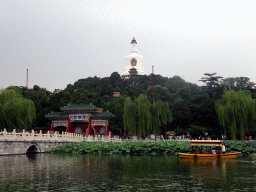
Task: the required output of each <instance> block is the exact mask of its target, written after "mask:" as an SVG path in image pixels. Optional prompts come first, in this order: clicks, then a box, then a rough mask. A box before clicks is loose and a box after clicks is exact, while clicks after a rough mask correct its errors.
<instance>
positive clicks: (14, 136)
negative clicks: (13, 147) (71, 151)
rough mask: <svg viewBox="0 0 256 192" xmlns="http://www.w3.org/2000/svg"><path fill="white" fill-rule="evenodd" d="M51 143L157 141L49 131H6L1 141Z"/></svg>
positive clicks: (178, 138)
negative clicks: (44, 132) (43, 132)
mask: <svg viewBox="0 0 256 192" xmlns="http://www.w3.org/2000/svg"><path fill="white" fill-rule="evenodd" d="M21 140H22V141H49V142H82V141H88V142H95V141H103V142H110V141H112V142H121V141H144V142H147V141H155V139H147V138H146V139H144V140H143V139H138V138H137V136H133V137H131V138H130V139H128V138H127V139H121V138H119V137H118V136H112V137H111V136H104V135H103V136H100V137H98V136H95V137H93V136H84V135H82V134H76V133H67V132H62V133H61V134H59V133H50V132H49V131H47V133H46V134H42V131H41V130H40V132H39V133H35V131H34V130H31V132H27V131H25V130H23V131H22V132H16V130H15V129H13V131H12V132H7V130H6V129H4V130H3V131H1V132H0V141H21ZM189 140H190V139H188V138H180V137H169V138H168V139H164V138H160V136H157V138H156V141H189Z"/></svg>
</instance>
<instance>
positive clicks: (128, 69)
mask: <svg viewBox="0 0 256 192" xmlns="http://www.w3.org/2000/svg"><path fill="white" fill-rule="evenodd" d="M131 45H132V47H131V53H130V54H129V55H127V56H126V57H125V68H124V71H123V72H122V74H121V76H122V77H123V78H129V77H130V75H131V73H133V74H134V73H136V74H137V75H146V73H145V69H144V67H143V63H142V59H143V56H142V55H139V54H138V53H137V42H136V40H135V38H134V37H133V40H132V42H131Z"/></svg>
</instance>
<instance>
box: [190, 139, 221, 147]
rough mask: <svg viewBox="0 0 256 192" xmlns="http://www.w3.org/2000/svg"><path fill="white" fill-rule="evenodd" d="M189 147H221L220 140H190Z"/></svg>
mask: <svg viewBox="0 0 256 192" xmlns="http://www.w3.org/2000/svg"><path fill="white" fill-rule="evenodd" d="M189 145H190V146H223V143H222V141H220V140H192V141H190V144H189Z"/></svg>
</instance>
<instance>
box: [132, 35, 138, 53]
mask: <svg viewBox="0 0 256 192" xmlns="http://www.w3.org/2000/svg"><path fill="white" fill-rule="evenodd" d="M131 44H132V51H131V53H137V41H136V40H135V37H133V39H132V42H131Z"/></svg>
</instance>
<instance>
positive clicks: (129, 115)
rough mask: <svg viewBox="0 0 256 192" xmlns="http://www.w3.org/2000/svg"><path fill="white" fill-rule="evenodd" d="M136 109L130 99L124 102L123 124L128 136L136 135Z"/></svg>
mask: <svg viewBox="0 0 256 192" xmlns="http://www.w3.org/2000/svg"><path fill="white" fill-rule="evenodd" d="M136 113H137V107H136V105H135V103H134V102H133V101H132V99H131V98H130V97H127V98H126V99H125V101H124V114H123V122H124V127H125V129H128V130H129V132H130V134H132V135H136V134H137V130H138V129H137V114H136Z"/></svg>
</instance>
